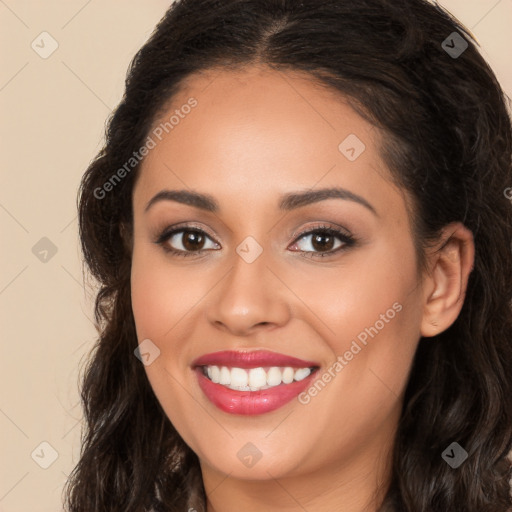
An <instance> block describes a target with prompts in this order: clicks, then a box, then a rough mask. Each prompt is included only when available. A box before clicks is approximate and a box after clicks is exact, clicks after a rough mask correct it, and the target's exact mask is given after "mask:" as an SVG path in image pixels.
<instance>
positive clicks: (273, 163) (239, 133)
mask: <svg viewBox="0 0 512 512" xmlns="http://www.w3.org/2000/svg"><path fill="white" fill-rule="evenodd" d="M190 105H194V106H193V107H190ZM150 136H151V137H152V139H153V140H154V142H155V146H154V148H153V149H151V151H150V152H149V154H148V155H147V156H146V157H145V159H144V162H143V163H142V166H141V169H140V177H139V179H138V183H137V187H136V188H137V189H138V192H139V193H137V190H136V194H135V195H136V198H137V197H138V196H144V197H146V196H147V195H149V194H151V193H156V192H158V191H159V190H160V189H161V188H164V187H166V188H180V189H183V188H193V189H198V190H201V191H205V192H209V193H211V194H213V195H215V196H219V197H222V195H223V194H225V193H227V192H231V193H236V195H237V197H239V198H243V199H244V200H245V201H251V200H252V199H255V198H256V192H257V191H261V192H262V193H266V197H270V196H272V195H275V194H278V193H283V192H286V191H288V190H290V189H294V190H295V189H297V188H312V187H315V186H319V185H322V186H335V185H343V186H345V187H347V188H351V187H352V188H353V189H357V190H353V191H354V192H355V193H360V192H361V193H365V192H366V195H370V196H371V195H375V194H376V193H378V191H379V187H381V186H382V181H383V180H386V179H389V176H388V172H387V170H386V169H385V166H384V163H383V162H382V160H381V158H380V155H379V153H378V144H380V140H381V139H380V135H379V132H378V131H377V130H376V129H375V128H374V127H373V126H372V125H371V124H369V123H368V122H367V121H366V120H364V119H363V118H362V117H360V116H359V115H358V114H357V113H356V112H355V111H354V110H353V109H352V108H351V107H350V106H349V104H348V103H347V101H346V99H345V98H344V97H343V96H342V95H341V94H340V93H339V92H338V91H334V90H332V89H329V88H327V87H325V86H322V85H320V84H318V83H315V82H313V81H312V79H311V77H309V75H306V74H304V73H300V72H283V71H276V70H272V69H269V68H265V67H251V68H246V69H244V70H241V71H229V70H225V69H216V70H209V71H207V72H204V73H201V74H194V75H191V76H190V77H188V78H187V79H186V80H185V81H184V83H183V84H182V87H181V89H180V91H179V92H178V93H177V94H176V95H174V96H173V98H172V99H171V101H170V102H169V103H168V104H167V106H166V108H165V109H164V111H163V112H162V113H161V114H160V116H159V117H158V119H156V120H155V122H154V124H153V128H152V130H151V132H150Z"/></svg>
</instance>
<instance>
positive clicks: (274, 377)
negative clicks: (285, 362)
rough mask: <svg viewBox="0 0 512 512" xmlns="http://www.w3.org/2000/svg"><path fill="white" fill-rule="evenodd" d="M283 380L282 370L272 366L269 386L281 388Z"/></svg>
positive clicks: (268, 381) (268, 373) (268, 379)
mask: <svg viewBox="0 0 512 512" xmlns="http://www.w3.org/2000/svg"><path fill="white" fill-rule="evenodd" d="M282 379H283V374H282V373H281V370H280V368H277V367H276V366H272V368H269V370H268V372H267V384H268V385H269V386H279V384H281V380H282Z"/></svg>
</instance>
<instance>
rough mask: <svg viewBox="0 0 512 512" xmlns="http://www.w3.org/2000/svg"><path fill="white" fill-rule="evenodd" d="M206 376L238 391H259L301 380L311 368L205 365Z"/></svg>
mask: <svg viewBox="0 0 512 512" xmlns="http://www.w3.org/2000/svg"><path fill="white" fill-rule="evenodd" d="M204 371H206V375H207V376H208V378H209V379H210V380H211V381H212V382H215V383H216V384H222V385H223V386H226V387H228V388H230V389H236V390H238V391H259V390H262V389H268V388H273V387H275V386H279V385H280V384H281V383H283V384H291V383H292V382H293V381H294V380H295V381H297V382H298V381H301V380H303V379H305V378H306V377H307V376H308V375H309V374H310V373H311V368H297V369H295V368H292V367H291V366H286V367H284V368H281V367H278V366H272V367H270V368H269V369H268V370H267V371H265V369H264V368H261V367H260V368H251V369H247V370H246V369H244V368H228V367H227V366H221V367H220V368H219V367H218V366H215V365H213V366H206V367H205V369H203V373H204Z"/></svg>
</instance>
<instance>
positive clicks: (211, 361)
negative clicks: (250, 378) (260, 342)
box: [192, 350, 318, 368]
mask: <svg viewBox="0 0 512 512" xmlns="http://www.w3.org/2000/svg"><path fill="white" fill-rule="evenodd" d="M209 365H216V366H229V367H235V368H258V367H261V366H283V367H286V366H291V367H293V368H311V367H316V366H318V363H316V362H314V361H305V360H304V359H298V358H296V357H292V356H287V355H285V354H279V353H277V352H270V351H268V350H252V351H250V352H242V351H236V350H223V351H221V352H212V353H211V354H204V355H202V356H200V357H198V358H197V359H194V361H193V362H192V366H193V367H197V366H209Z"/></svg>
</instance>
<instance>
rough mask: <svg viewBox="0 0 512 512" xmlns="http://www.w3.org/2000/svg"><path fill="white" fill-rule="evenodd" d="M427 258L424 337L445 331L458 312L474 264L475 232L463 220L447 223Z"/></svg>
mask: <svg viewBox="0 0 512 512" xmlns="http://www.w3.org/2000/svg"><path fill="white" fill-rule="evenodd" d="M427 258H428V269H429V271H428V275H427V276H425V277H424V279H423V289H424V297H423V299H424V300H423V317H422V322H421V335H422V336H425V337H429V336H435V335H436V334H439V333H441V332H443V331H445V330H446V329H448V327H450V325H452V324H453V322H455V320H456V319H457V317H458V316H459V313H460V310H461V309H462V305H463V303H464V298H465V296H466V289H467V285H468V279H469V274H470V273H471V271H472V270H473V265H474V258H475V244H474V240H473V234H472V233H471V231H470V230H469V229H468V228H466V227H465V226H464V225H463V224H462V223H460V222H454V223H451V224H448V225H447V226H445V227H444V228H443V230H442V234H441V236H440V241H439V242H438V243H437V244H436V246H435V248H434V249H433V251H432V252H430V253H429V254H427Z"/></svg>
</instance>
